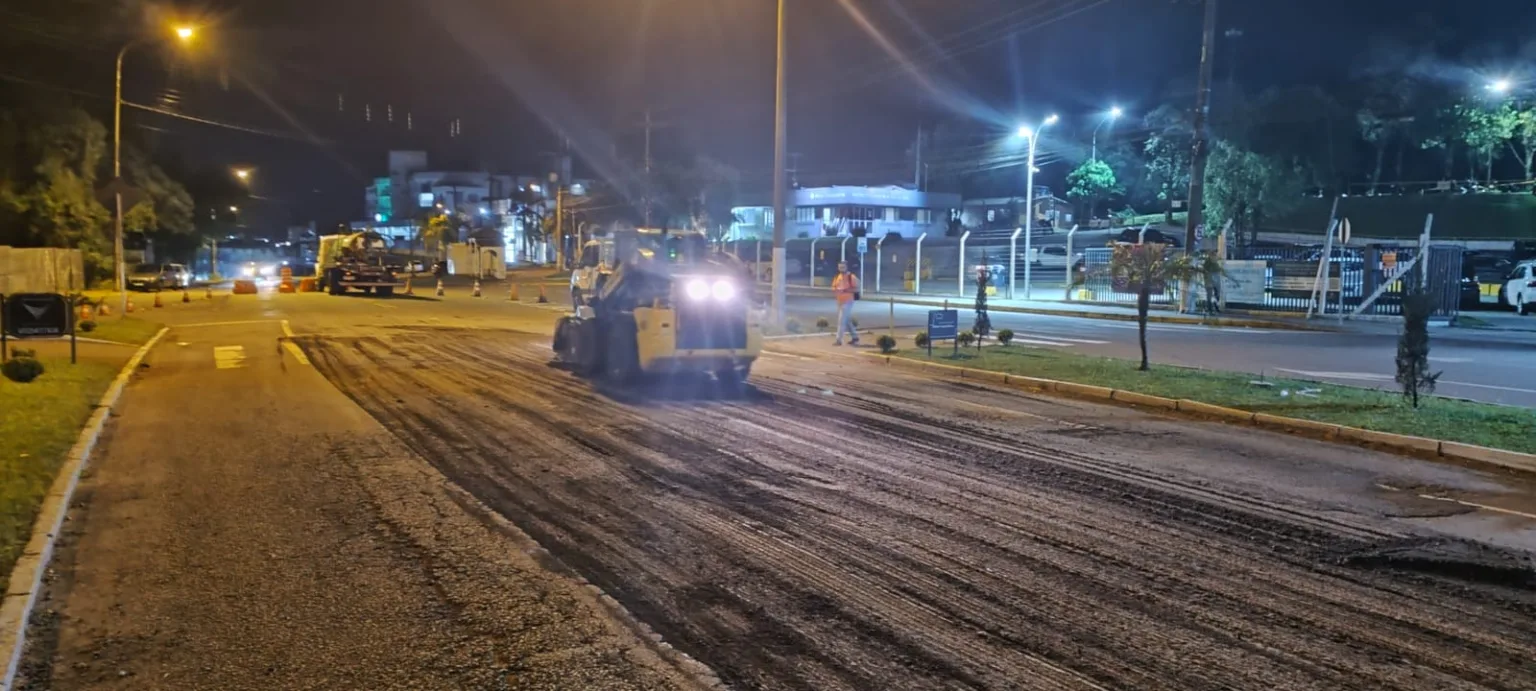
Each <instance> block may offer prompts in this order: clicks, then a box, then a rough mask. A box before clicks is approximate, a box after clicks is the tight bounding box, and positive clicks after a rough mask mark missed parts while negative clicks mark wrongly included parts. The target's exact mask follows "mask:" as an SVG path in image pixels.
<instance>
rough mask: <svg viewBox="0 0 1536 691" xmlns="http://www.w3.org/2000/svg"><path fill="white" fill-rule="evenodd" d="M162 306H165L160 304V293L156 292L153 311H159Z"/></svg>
mask: <svg viewBox="0 0 1536 691" xmlns="http://www.w3.org/2000/svg"><path fill="white" fill-rule="evenodd" d="M164 306H165V305H163V304H160V293H159V292H156V293H155V309H160V308H161V307H164Z"/></svg>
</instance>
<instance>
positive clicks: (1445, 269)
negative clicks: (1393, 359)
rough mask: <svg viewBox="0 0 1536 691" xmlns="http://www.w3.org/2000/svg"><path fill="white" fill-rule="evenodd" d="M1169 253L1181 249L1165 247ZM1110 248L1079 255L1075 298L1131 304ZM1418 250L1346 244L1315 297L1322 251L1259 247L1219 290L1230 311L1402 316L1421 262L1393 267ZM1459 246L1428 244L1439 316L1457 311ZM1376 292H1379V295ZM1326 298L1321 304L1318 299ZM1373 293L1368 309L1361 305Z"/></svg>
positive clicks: (1161, 290) (1233, 260)
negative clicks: (1081, 273) (1082, 275)
mask: <svg viewBox="0 0 1536 691" xmlns="http://www.w3.org/2000/svg"><path fill="white" fill-rule="evenodd" d="M1166 251H1167V252H1169V253H1174V252H1179V251H1181V250H1177V249H1173V248H1169V249H1167V250H1166ZM1112 252H1113V250H1112V249H1110V248H1108V247H1094V248H1089V249H1087V250H1085V251H1084V266H1085V272H1086V275H1087V280H1086V281H1085V282H1084V283H1083V284H1082V285H1081V286H1080V287H1079V288H1077V289H1076V290H1075V291H1074V292H1075V297H1076V298H1077V299H1080V300H1085V301H1094V302H1114V303H1123V304H1135V302H1136V295H1135V293H1134V292H1129V291H1131V290H1132V287H1131V286H1124V285H1114V282H1113V281H1112V280H1111V279H1110V277H1109V265H1110V259H1111V254H1112ZM1418 253H1419V248H1418V246H1417V245H1404V246H1395V247H1394V246H1374V247H1365V248H1356V247H1344V248H1336V249H1334V250H1333V251H1332V255H1333V256H1332V257H1330V258H1329V259H1328V261H1327V265H1328V269H1327V277H1326V279H1325V280H1324V283H1325V285H1326V290H1324V291H1321V292H1320V293H1317V292H1316V288H1317V286H1318V282H1319V265H1320V264H1322V263H1323V250H1322V248H1320V247H1315V246H1313V247H1305V246H1296V247H1263V248H1254V249H1249V250H1245V251H1243V252H1238V253H1234V256H1232V257H1230V258H1229V259H1228V260H1227V271H1228V276H1227V278H1226V279H1224V280H1223V281H1222V287H1221V289H1220V290H1219V291H1218V294H1219V295H1220V297H1221V298H1223V299H1224V301H1225V303H1226V305H1227V307H1229V308H1238V309H1248V310H1262V311H1272V312H1307V311H1308V308H1309V307H1310V308H1312V311H1313V313H1314V314H1317V315H1341V314H1342V315H1352V314H1354V313H1355V312H1356V311H1357V310H1359V311H1360V313H1361V314H1362V315H1398V314H1402V297H1403V288H1404V283H1405V282H1407V281H1420V280H1422V278H1423V276H1422V275H1421V273H1420V271H1421V270H1422V265H1416V266H1414V268H1413V269H1412V270H1410V271H1409V272H1407V273H1406V274H1404V275H1402V276H1401V277H1400V278H1397V279H1396V280H1392V279H1393V277H1394V276H1395V275H1396V274H1397V273H1398V267H1401V266H1406V265H1408V264H1409V263H1410V262H1412V261H1413V260H1414V257H1416V256H1417V255H1418ZM1461 277H1462V248H1461V247H1457V246H1431V247H1430V256H1429V274H1428V280H1427V281H1425V286H1426V288H1427V289H1428V291H1429V292H1430V293H1431V294H1432V295H1433V296H1434V298H1435V312H1434V315H1435V316H1436V317H1451V316H1455V314H1456V313H1457V311H1458V310H1459V309H1460V304H1461V303H1460V301H1461ZM1196 288H1197V295H1199V296H1200V301H1201V302H1202V303H1203V302H1204V301H1205V294H1206V293H1205V290H1204V286H1203V285H1197V286H1196ZM1177 289H1178V286H1176V285H1160V286H1154V287H1153V292H1152V303H1153V304H1172V303H1174V302H1176V301H1177V297H1176V291H1177ZM1378 290H1380V295H1377V291H1378ZM1319 294H1320V295H1322V296H1323V299H1322V300H1320V301H1319V300H1318V295H1319ZM1373 295H1376V299H1375V301H1373V302H1371V303H1370V304H1369V305H1368V306H1366V307H1365V309H1363V310H1360V307H1361V305H1362V304H1364V303H1365V302H1366V300H1369V299H1370V298H1371V297H1372V296H1373Z"/></svg>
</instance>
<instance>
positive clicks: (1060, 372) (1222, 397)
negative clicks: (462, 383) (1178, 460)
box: [891, 345, 1536, 453]
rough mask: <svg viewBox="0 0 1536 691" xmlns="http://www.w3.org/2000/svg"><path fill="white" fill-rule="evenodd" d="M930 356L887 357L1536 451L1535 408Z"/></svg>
mask: <svg viewBox="0 0 1536 691" xmlns="http://www.w3.org/2000/svg"><path fill="white" fill-rule="evenodd" d="M944 350H945V351H946V352H944V353H943V354H940V353H939V352H938V349H937V348H935V352H934V355H933V357H932V358H929V357H928V355H927V353H926V352H924V351H922V350H901V351H897V352H895V353H892V354H891V355H892V356H893V357H899V358H906V359H909V360H917V361H921V362H932V363H935V364H941V365H950V366H955V367H969V368H973V369H980V370H988V371H993V372H1004V373H1007V374H1014V375H1020V376H1025V377H1036V378H1040V379H1054V380H1058V381H1066V382H1073V383H1077V384H1089V385H1093V386H1103V387H1107V388H1111V389H1117V390H1121V391H1129V392H1134V393H1140V394H1147V395H1151V396H1162V397H1164V398H1173V399H1188V400H1192V401H1199V402H1201V403H1209V404H1211V405H1217V406H1222V407H1226V408H1236V409H1239V410H1244V411H1249V412H1255V413H1266V414H1269V415H1279V416H1285V417H1293V418H1300V419H1303V420H1314V421H1317V422H1325V423H1329V424H1336V425H1345V426H1349V427H1358V428H1361V429H1367V430H1372V431H1377V432H1388V433H1392V434H1403V435H1409V436H1415V437H1426V438H1430V439H1440V440H1444V441H1454V442H1461V443H1464V444H1474V445H1477V446H1486V447H1491V448H1495V449H1505V450H1509V451H1519V452H1522V453H1536V434H1533V433H1532V430H1533V429H1536V410H1530V409H1526V408H1516V407H1512V406H1501V405H1495V404H1489V403H1474V402H1470V401H1463V400H1457V399H1449V398H1440V397H1435V396H1430V397H1426V398H1423V399H1421V401H1420V407H1419V408H1417V409H1415V408H1414V407H1413V406H1412V405H1411V404H1409V403H1408V402H1407V400H1406V399H1404V398H1403V396H1402V395H1401V394H1399V393H1397V392H1394V391H1387V390H1377V389H1365V388H1357V387H1351V386H1341V385H1338V384H1328V383H1320V382H1315V381H1304V380H1298V379H1275V378H1271V377H1263V376H1260V375H1254V374H1247V373H1241V372H1221V371H1212V370H1199V369H1190V368H1183V367H1175V366H1170V365H1156V366H1153V368H1152V369H1151V370H1150V371H1147V372H1143V371H1140V370H1138V369H1137V368H1136V367H1137V364H1138V363H1137V362H1135V361H1133V360H1125V359H1119V358H1106V357H1095V356H1088V355H1080V354H1076V353H1070V352H1063V351H1060V350H1053V349H1048V348H1037V347H1030V346H1016V345H1009V346H1004V345H988V346H986V347H984V348H975V347H972V348H962V349H961V350H960V354H959V355H958V356H955V355H951V354H950V353H949V352H948V351H949V347H948V346H946V347H945V348H944Z"/></svg>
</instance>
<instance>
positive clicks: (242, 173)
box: [235, 168, 251, 182]
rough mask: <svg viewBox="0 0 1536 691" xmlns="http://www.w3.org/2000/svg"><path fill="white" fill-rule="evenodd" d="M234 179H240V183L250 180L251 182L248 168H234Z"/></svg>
mask: <svg viewBox="0 0 1536 691" xmlns="http://www.w3.org/2000/svg"><path fill="white" fill-rule="evenodd" d="M235 177H237V178H240V182H250V180H251V169H250V168H236V169H235Z"/></svg>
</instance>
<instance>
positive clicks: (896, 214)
mask: <svg viewBox="0 0 1536 691" xmlns="http://www.w3.org/2000/svg"><path fill="white" fill-rule="evenodd" d="M885 220H887V221H897V220H901V212H900V211H898V210H897V209H896V207H894V206H887V207H885Z"/></svg>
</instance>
